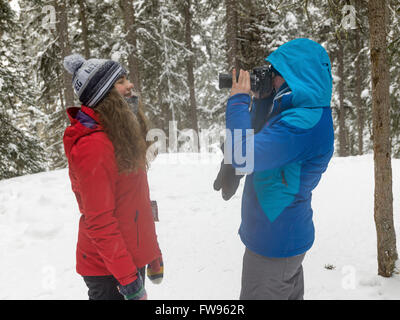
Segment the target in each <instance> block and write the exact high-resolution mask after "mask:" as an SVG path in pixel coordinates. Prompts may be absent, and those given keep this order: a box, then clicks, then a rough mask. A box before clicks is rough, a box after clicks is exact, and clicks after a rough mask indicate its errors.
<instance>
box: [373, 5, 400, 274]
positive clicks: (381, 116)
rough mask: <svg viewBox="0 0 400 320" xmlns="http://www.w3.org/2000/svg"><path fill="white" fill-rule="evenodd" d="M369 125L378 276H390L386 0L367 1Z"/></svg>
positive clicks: (393, 253)
mask: <svg viewBox="0 0 400 320" xmlns="http://www.w3.org/2000/svg"><path fill="white" fill-rule="evenodd" d="M368 21H369V27H370V52H371V68H372V70H371V71H372V73H371V81H372V123H373V144H374V163H375V204H374V218H375V225H376V231H377V249H378V274H379V275H381V276H384V277H390V276H391V275H392V273H393V271H394V267H395V262H396V260H397V257H398V256H397V249H396V234H395V229H394V224H393V194H392V166H391V146H390V140H389V138H390V122H389V111H390V100H389V69H388V61H387V41H386V35H387V32H386V28H387V1H385V0H369V2H368Z"/></svg>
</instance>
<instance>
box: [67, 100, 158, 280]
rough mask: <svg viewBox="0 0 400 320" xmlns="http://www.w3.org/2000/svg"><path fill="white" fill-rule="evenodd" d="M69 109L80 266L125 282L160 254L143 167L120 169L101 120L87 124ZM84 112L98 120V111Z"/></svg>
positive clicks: (88, 273)
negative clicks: (134, 171)
mask: <svg viewBox="0 0 400 320" xmlns="http://www.w3.org/2000/svg"><path fill="white" fill-rule="evenodd" d="M78 111H79V108H77V107H73V108H69V109H68V110H67V113H68V117H69V119H70V121H71V125H70V126H68V127H67V129H66V130H65V133H64V139H63V141H64V149H65V153H66V156H67V158H68V165H69V176H70V179H71V185H72V190H73V192H74V193H75V196H76V199H77V201H78V205H79V209H80V212H81V213H82V216H81V218H80V222H79V235H78V245H77V252H76V259H77V265H76V270H77V272H78V273H79V274H80V275H82V276H100V275H110V274H112V275H114V277H115V278H116V279H117V280H118V281H119V283H120V284H122V285H126V284H129V283H131V282H133V281H134V280H136V277H137V276H136V273H137V269H138V268H142V267H144V266H145V265H147V264H148V263H150V262H151V261H153V260H154V259H156V258H158V257H160V256H161V251H160V249H159V247H158V243H157V236H156V232H155V226H154V220H153V216H152V211H151V205H150V197H149V186H148V183H147V175H146V172H145V171H144V170H140V171H139V170H138V172H137V173H130V174H129V175H126V174H119V173H118V168H117V164H116V159H115V155H114V147H113V145H112V143H111V141H110V140H109V139H108V137H107V135H106V134H105V133H104V132H103V131H102V128H101V126H100V125H97V124H96V125H95V127H94V128H88V127H86V126H85V125H83V124H82V123H80V122H79V121H78V120H77V119H76V115H77V113H78ZM81 111H82V112H84V113H85V114H86V115H89V116H90V117H91V118H92V119H94V120H95V121H96V122H97V123H99V119H98V118H97V116H96V114H95V112H94V111H93V110H92V109H90V108H88V107H85V106H82V107H81Z"/></svg>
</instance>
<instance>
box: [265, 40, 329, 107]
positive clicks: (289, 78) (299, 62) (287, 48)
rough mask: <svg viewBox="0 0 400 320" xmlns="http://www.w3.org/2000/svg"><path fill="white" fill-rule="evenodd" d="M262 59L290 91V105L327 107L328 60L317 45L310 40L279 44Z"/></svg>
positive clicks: (326, 55) (324, 52)
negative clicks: (284, 82) (279, 76)
mask: <svg viewBox="0 0 400 320" xmlns="http://www.w3.org/2000/svg"><path fill="white" fill-rule="evenodd" d="M265 60H266V61H268V62H270V63H271V64H272V66H273V67H274V69H276V70H277V71H278V72H279V73H280V75H281V76H282V77H283V78H284V79H285V81H286V83H287V84H288V86H289V87H290V89H291V90H292V104H293V106H294V107H309V108H311V107H328V106H330V103H331V96H332V74H331V62H330V60H329V56H328V54H327V52H326V51H325V49H324V48H323V47H322V46H321V45H320V44H318V43H316V42H315V41H312V40H310V39H295V40H292V41H289V42H287V43H285V44H283V45H281V46H280V47H279V48H278V49H277V50H275V51H274V52H273V53H271V54H270V55H269V56H268V58H266V59H265Z"/></svg>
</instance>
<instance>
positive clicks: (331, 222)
mask: <svg viewBox="0 0 400 320" xmlns="http://www.w3.org/2000/svg"><path fill="white" fill-rule="evenodd" d="M219 161H220V155H218V156H217V155H215V156H212V155H207V156H205V155H203V156H200V157H199V156H198V155H194V154H179V155H173V156H170V157H168V155H159V156H158V157H157V159H156V160H155V161H154V162H153V163H152V165H151V168H150V171H149V184H150V189H151V198H152V199H154V200H157V202H158V206H159V216H160V222H157V223H156V228H157V233H158V240H159V243H160V247H161V249H162V251H163V255H164V262H165V277H164V280H163V282H162V284H161V285H158V286H157V285H153V284H152V283H151V282H150V281H149V280H146V288H147V291H148V296H149V298H150V299H162V300H164V299H165V300H170V299H182V300H186V299H190V300H191V299H199V300H203V299H237V298H238V296H239V292H240V277H241V268H242V256H243V253H244V246H243V244H242V243H241V241H240V239H239V237H238V234H237V231H238V227H239V224H240V202H241V200H240V199H241V191H242V188H243V180H242V183H241V185H240V187H239V190H238V192H237V193H236V195H235V196H234V197H233V198H232V199H231V200H230V201H228V202H226V201H224V200H222V198H221V195H220V193H217V192H215V191H214V190H213V189H212V184H213V181H214V178H215V176H216V174H217V171H218V169H219ZM392 165H393V177H394V184H393V194H394V212H395V214H394V215H395V227H396V231H397V238H398V239H399V238H400V228H399V222H400V221H399V220H400V218H399V217H400V215H399V214H398V212H399V210H400V202H399V201H400V197H398V195H399V194H400V183H399V182H400V181H398V180H396V177H399V176H400V160H393V162H392ZM373 172H374V170H373V156H372V155H366V156H361V157H348V158H333V159H332V161H331V163H330V166H329V168H328V171H327V172H326V173H325V174H324V176H323V177H322V180H321V182H320V184H319V186H318V187H317V189H316V190H315V191H314V193H313V209H314V223H315V228H316V240H315V243H314V246H313V247H312V248H311V250H310V251H309V252H308V253H307V255H306V258H305V260H304V263H303V267H304V276H305V299H400V290H399V287H400V276H399V275H398V274H395V275H394V276H393V277H392V278H383V277H380V276H377V261H376V231H375V225H374V218H373V203H374V199H373V194H374V190H373V189H374V184H373ZM79 216H80V214H79V212H78V207H77V204H76V201H75V198H74V195H73V193H72V191H71V187H70V182H69V179H68V171H67V170H66V169H64V170H57V171H52V172H45V173H39V174H35V175H27V176H23V177H18V178H14V179H9V180H2V181H0V234H1V237H0V261H1V264H0V283H1V286H0V299H87V288H86V286H85V284H84V282H83V280H82V279H81V277H80V276H79V275H78V274H76V272H75V245H76V240H77V228H78V220H79ZM397 243H398V245H397V246H398V248H399V249H400V245H399V241H398V242H397ZM329 266H331V267H330V268H329V269H331V270H328V267H329ZM399 267H400V266H399Z"/></svg>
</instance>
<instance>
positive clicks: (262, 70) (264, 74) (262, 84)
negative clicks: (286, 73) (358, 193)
mask: <svg viewBox="0 0 400 320" xmlns="http://www.w3.org/2000/svg"><path fill="white" fill-rule="evenodd" d="M238 79H239V73H237V75H236V81H237V80H238ZM219 88H220V89H229V88H232V75H231V74H226V73H220V74H219ZM250 88H251V91H253V92H254V93H258V94H259V95H260V96H265V95H270V94H271V92H272V88H273V87H272V66H271V65H264V66H261V67H256V68H254V69H253V72H252V73H250Z"/></svg>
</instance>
